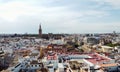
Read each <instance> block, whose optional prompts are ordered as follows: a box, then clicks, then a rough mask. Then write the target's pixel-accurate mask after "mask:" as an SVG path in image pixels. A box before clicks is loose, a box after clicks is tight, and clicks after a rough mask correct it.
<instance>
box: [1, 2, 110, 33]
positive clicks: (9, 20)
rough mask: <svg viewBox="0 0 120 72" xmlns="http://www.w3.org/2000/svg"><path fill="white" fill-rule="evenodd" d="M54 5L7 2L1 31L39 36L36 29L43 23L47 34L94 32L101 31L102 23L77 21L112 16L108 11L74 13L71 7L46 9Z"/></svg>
mask: <svg viewBox="0 0 120 72" xmlns="http://www.w3.org/2000/svg"><path fill="white" fill-rule="evenodd" d="M37 2H39V3H37ZM52 2H54V0H50V1H47V0H35V1H33V0H30V1H29V0H21V1H18V0H13V1H10V2H7V3H1V4H0V21H1V22H2V23H0V25H1V26H0V31H5V32H18V33H21V32H30V33H37V29H35V28H38V24H39V23H40V22H42V26H44V28H46V29H47V28H48V30H47V31H46V32H50V30H51V31H52V32H72V33H73V32H78V33H79V32H82V31H80V30H83V31H95V30H97V28H98V29H100V28H102V27H103V24H102V25H99V24H95V23H94V24H92V23H91V24H89V23H83V22H80V21H79V19H77V18H81V19H82V18H83V17H90V18H91V17H94V18H100V17H104V16H107V15H109V14H108V13H107V12H106V11H100V10H94V9H93V10H85V11H84V10H81V11H74V10H71V9H70V8H69V6H56V7H47V6H46V4H47V3H52ZM36 3H37V4H36ZM44 4H45V5H44ZM3 24H4V25H3ZM6 26H8V27H6ZM89 27H94V28H89ZM99 27H100V28H99ZM52 29H55V30H52ZM44 30H45V29H44Z"/></svg>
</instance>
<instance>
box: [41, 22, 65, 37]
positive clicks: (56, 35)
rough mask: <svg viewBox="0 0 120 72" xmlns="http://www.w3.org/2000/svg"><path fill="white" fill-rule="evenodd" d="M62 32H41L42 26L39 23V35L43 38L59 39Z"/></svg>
mask: <svg viewBox="0 0 120 72" xmlns="http://www.w3.org/2000/svg"><path fill="white" fill-rule="evenodd" d="M63 36H64V35H63V34H53V33H48V34H43V33H42V27H41V24H40V25H39V37H40V38H43V39H61V37H63Z"/></svg>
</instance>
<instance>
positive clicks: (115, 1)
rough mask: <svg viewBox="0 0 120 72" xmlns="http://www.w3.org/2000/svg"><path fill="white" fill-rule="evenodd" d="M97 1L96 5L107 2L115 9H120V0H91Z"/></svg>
mask: <svg viewBox="0 0 120 72" xmlns="http://www.w3.org/2000/svg"><path fill="white" fill-rule="evenodd" d="M92 1H95V2H98V5H103V4H108V5H111V6H112V7H113V8H115V9H120V0H92Z"/></svg>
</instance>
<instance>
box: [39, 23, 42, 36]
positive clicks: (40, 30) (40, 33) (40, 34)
mask: <svg viewBox="0 0 120 72" xmlns="http://www.w3.org/2000/svg"><path fill="white" fill-rule="evenodd" d="M39 37H42V28H41V23H40V25H39Z"/></svg>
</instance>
